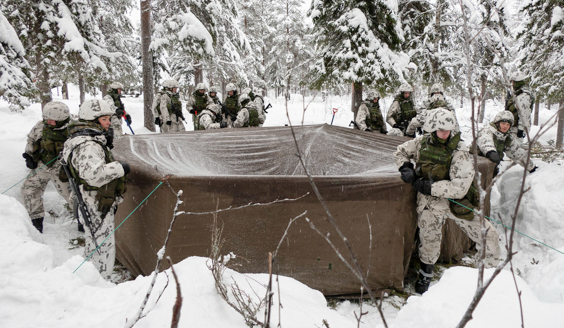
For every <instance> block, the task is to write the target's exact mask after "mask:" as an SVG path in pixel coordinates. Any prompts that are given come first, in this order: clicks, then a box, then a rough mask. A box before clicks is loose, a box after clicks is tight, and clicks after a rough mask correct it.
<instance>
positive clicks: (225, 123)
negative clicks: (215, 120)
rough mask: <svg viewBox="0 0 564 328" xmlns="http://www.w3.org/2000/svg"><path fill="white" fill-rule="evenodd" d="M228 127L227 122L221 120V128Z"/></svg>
mask: <svg viewBox="0 0 564 328" xmlns="http://www.w3.org/2000/svg"><path fill="white" fill-rule="evenodd" d="M226 127H227V122H221V123H219V128H220V129H223V128H226Z"/></svg>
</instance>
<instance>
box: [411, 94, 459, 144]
mask: <svg viewBox="0 0 564 328" xmlns="http://www.w3.org/2000/svg"><path fill="white" fill-rule="evenodd" d="M437 108H446V109H448V110H449V111H451V112H452V113H453V114H454V118H455V119H456V113H455V111H454V107H453V106H452V104H451V103H450V102H449V101H448V100H447V99H446V98H445V96H444V89H443V86H442V85H441V84H440V83H435V84H433V85H432V86H431V94H430V97H429V99H427V101H425V103H423V108H421V110H420V111H419V113H417V116H416V117H415V118H413V119H412V120H411V122H410V123H409V126H408V127H407V134H414V133H415V131H416V130H419V133H420V134H423V131H421V127H422V126H423V125H424V124H425V119H426V117H427V115H428V114H429V113H430V111H432V110H434V109H437ZM455 123H456V126H455V128H454V130H453V131H454V133H458V132H460V125H459V124H458V120H456V122H455Z"/></svg>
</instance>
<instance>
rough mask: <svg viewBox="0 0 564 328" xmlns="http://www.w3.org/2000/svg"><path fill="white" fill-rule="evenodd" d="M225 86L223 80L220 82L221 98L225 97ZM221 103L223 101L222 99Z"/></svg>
mask: <svg viewBox="0 0 564 328" xmlns="http://www.w3.org/2000/svg"><path fill="white" fill-rule="evenodd" d="M226 85H227V83H225V80H221V95H222V96H223V97H225V86H226ZM222 101H223V99H222Z"/></svg>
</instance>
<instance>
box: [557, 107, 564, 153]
mask: <svg viewBox="0 0 564 328" xmlns="http://www.w3.org/2000/svg"><path fill="white" fill-rule="evenodd" d="M558 110H559V112H558V129H557V130H556V148H562V143H563V142H564V98H560V104H559V105H558Z"/></svg>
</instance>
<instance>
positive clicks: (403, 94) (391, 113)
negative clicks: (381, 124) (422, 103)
mask: <svg viewBox="0 0 564 328" xmlns="http://www.w3.org/2000/svg"><path fill="white" fill-rule="evenodd" d="M399 91H400V93H399V94H398V95H397V96H396V98H395V99H394V101H393V102H392V105H391V106H390V109H388V115H387V116H386V122H388V124H390V125H391V126H392V128H393V129H392V130H391V131H390V133H389V134H390V135H400V136H403V135H406V136H408V137H415V133H408V131H407V127H408V126H409V123H410V122H411V119H413V118H414V117H415V115H416V114H417V111H416V110H415V105H414V104H413V99H412V96H411V95H412V93H413V88H412V87H411V86H410V85H409V84H407V83H406V84H402V85H401V87H400V89H399Z"/></svg>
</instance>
